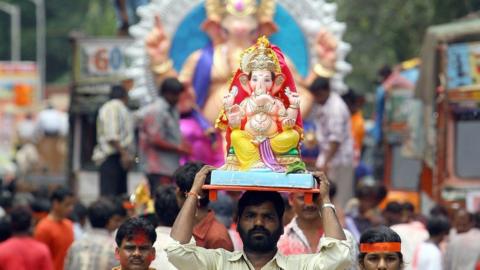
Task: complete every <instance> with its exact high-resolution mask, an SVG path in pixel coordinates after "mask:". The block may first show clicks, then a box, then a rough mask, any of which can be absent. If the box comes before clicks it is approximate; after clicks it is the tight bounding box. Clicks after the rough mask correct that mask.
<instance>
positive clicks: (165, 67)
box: [152, 59, 173, 75]
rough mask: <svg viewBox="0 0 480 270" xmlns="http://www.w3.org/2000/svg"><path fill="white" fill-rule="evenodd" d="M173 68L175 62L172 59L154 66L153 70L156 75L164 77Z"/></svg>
mask: <svg viewBox="0 0 480 270" xmlns="http://www.w3.org/2000/svg"><path fill="white" fill-rule="evenodd" d="M172 67H173V61H172V60H171V59H168V60H167V61H165V62H163V63H161V64H157V65H154V66H153V67H152V69H153V71H154V72H155V73H157V74H160V75H162V74H165V73H167V71H169V70H170V69H172Z"/></svg>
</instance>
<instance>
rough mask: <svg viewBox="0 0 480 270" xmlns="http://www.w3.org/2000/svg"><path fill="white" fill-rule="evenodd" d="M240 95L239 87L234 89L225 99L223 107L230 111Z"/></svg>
mask: <svg viewBox="0 0 480 270" xmlns="http://www.w3.org/2000/svg"><path fill="white" fill-rule="evenodd" d="M237 94H238V87H236V86H234V87H232V90H230V92H229V93H228V94H227V95H225V96H224V97H223V107H224V108H225V110H229V109H230V108H231V107H232V106H233V102H235V97H236V96H237Z"/></svg>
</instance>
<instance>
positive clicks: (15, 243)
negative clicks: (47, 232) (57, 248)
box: [0, 207, 53, 270]
mask: <svg viewBox="0 0 480 270" xmlns="http://www.w3.org/2000/svg"><path fill="white" fill-rule="evenodd" d="M10 219H11V228H12V232H13V236H12V237H10V238H9V239H8V240H7V241H5V242H2V243H1V244H0V269H3V270H18V269H38V270H53V264H52V258H51V256H50V251H49V250H48V247H47V246H46V245H45V244H43V243H41V242H39V241H37V240H35V239H33V238H32V237H31V235H30V228H31V225H32V212H31V211H30V209H28V208H25V207H16V208H14V209H13V210H12V211H11V212H10Z"/></svg>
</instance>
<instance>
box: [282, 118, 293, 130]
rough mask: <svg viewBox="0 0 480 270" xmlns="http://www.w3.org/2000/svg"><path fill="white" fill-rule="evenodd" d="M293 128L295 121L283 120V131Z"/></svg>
mask: <svg viewBox="0 0 480 270" xmlns="http://www.w3.org/2000/svg"><path fill="white" fill-rule="evenodd" d="M293 126H295V119H290V118H287V119H283V121H282V127H283V129H291V128H292V127H293Z"/></svg>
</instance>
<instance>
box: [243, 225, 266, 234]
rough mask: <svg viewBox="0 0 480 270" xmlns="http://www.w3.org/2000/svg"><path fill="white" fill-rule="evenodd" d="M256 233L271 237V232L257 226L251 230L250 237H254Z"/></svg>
mask: <svg viewBox="0 0 480 270" xmlns="http://www.w3.org/2000/svg"><path fill="white" fill-rule="evenodd" d="M256 233H263V234H266V235H268V236H270V232H269V231H268V230H267V229H265V227H262V226H255V227H253V228H252V229H251V230H249V231H248V235H249V236H252V235H254V234H256Z"/></svg>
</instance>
